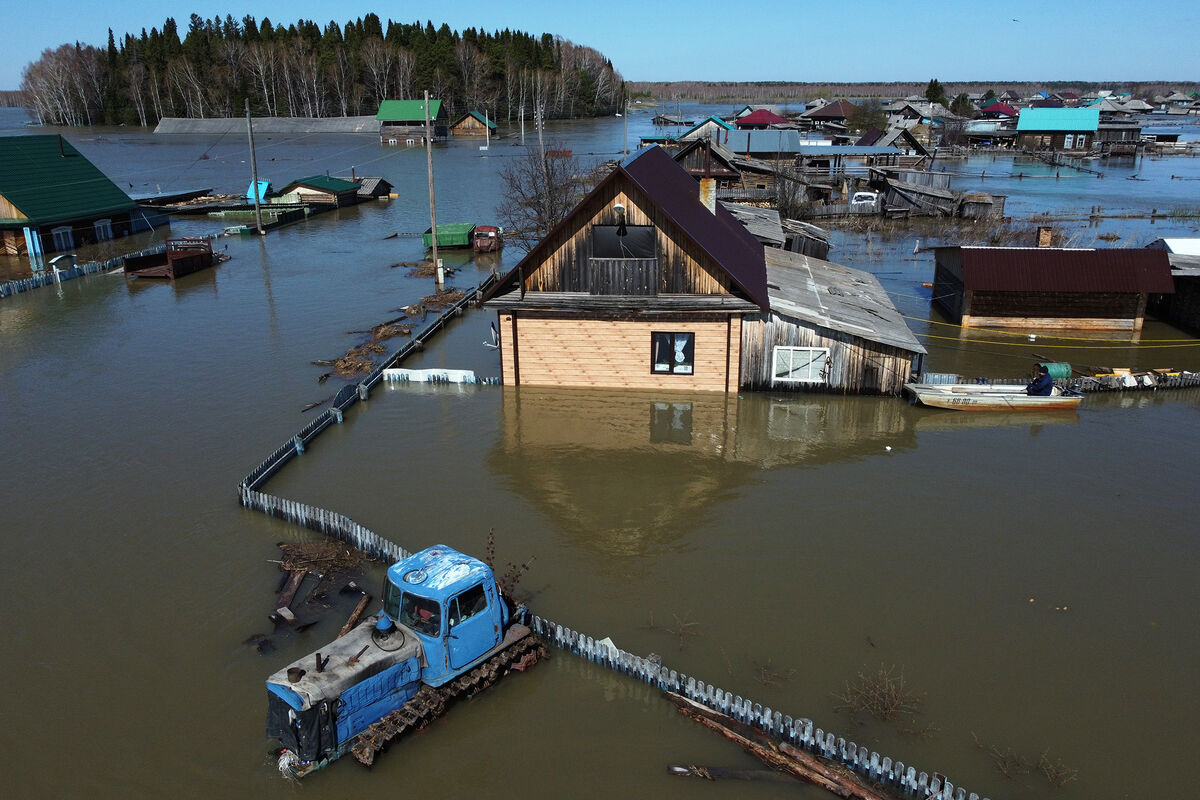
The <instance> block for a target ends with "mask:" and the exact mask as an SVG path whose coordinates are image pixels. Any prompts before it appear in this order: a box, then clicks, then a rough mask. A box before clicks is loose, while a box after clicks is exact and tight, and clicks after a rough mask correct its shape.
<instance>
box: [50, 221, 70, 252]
mask: <svg viewBox="0 0 1200 800" xmlns="http://www.w3.org/2000/svg"><path fill="white" fill-rule="evenodd" d="M50 236H51V237H52V238H53V239H54V249H55V250H74V249H75V231H74V229H72V228H71V226H70V225H59V226H58V227H57V228H52V229H51V230H50Z"/></svg>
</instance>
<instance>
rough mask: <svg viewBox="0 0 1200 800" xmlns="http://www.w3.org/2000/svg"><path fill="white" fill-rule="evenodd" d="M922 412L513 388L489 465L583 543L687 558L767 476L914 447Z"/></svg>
mask: <svg viewBox="0 0 1200 800" xmlns="http://www.w3.org/2000/svg"><path fill="white" fill-rule="evenodd" d="M913 414H914V410H913V409H911V408H910V407H909V406H908V405H906V404H905V403H902V402H887V401H885V402H881V401H879V400H878V399H872V398H864V397H830V396H828V395H825V396H816V395H785V396H772V395H769V394H750V395H746V396H743V397H742V398H739V397H738V396H737V395H732V394H730V395H726V394H716V393H708V392H696V393H687V394H679V393H665V392H630V391H626V390H582V389H556V388H540V387H531V386H525V387H517V388H506V389H505V390H504V399H503V419H504V422H503V429H502V433H501V436H500V438H499V440H498V443H497V445H496V447H495V448H494V450H493V452H492V454H491V456H490V457H489V464H490V466H491V469H493V470H494V471H495V472H497V473H498V474H501V475H504V476H506V477H507V478H508V479H509V481H510V484H511V486H512V487H513V489H514V490H515V491H516V492H517V493H519V494H521V495H523V496H524V497H526V498H527V499H528V500H529V501H530V502H531V503H532V504H533V505H534V506H535V507H536V508H537V509H539V510H540V511H541V512H542V513H544V514H546V515H547V516H548V517H550V518H551V519H552V520H553V521H554V524H555V525H556V527H558V528H559V529H560V530H562V531H563V532H564V533H566V534H567V535H568V536H571V537H577V539H578V543H579V544H582V545H584V546H587V547H590V548H593V549H597V550H600V551H603V552H604V553H606V554H610V555H637V554H641V553H646V552H654V551H660V550H664V549H671V548H674V547H678V546H680V542H681V540H683V539H685V538H686V535H687V534H688V532H689V531H691V530H693V529H695V528H696V527H698V526H700V525H703V524H705V523H706V521H707V520H708V518H709V516H710V514H712V513H713V511H714V509H716V508H717V507H718V506H720V505H721V504H722V503H723V502H725V501H727V500H729V499H731V498H733V497H734V496H735V495H736V494H737V493H738V492H739V491H740V490H741V489H742V488H743V487H746V486H749V485H752V484H753V483H755V482H756V480H757V477H756V476H758V475H759V473H760V471H761V470H764V469H774V468H776V467H786V466H810V465H818V464H822V463H831V462H837V461H845V460H847V459H858V458H862V457H864V456H866V455H871V454H879V455H883V454H884V452H885V450H884V447H885V445H887V446H890V447H892V448H893V450H896V449H902V448H910V447H912V446H913V445H914V443H915V435H914V433H913V428H912V422H913V419H914V416H913Z"/></svg>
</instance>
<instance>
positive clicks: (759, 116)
mask: <svg viewBox="0 0 1200 800" xmlns="http://www.w3.org/2000/svg"><path fill="white" fill-rule="evenodd" d="M733 124H734V125H736V126H737V129H738V130H739V131H745V130H765V129H767V128H770V127H772V126H775V125H786V124H787V120H786V119H784V118H783V117H781V116H779V115H778V114H774V113H772V112H770V111H767V110H766V109H765V108H760V109H759V110H757V111H754V112H752V113H750V114H747V115H746V116H744V117H738V118H737V119H736V120H734V123H733Z"/></svg>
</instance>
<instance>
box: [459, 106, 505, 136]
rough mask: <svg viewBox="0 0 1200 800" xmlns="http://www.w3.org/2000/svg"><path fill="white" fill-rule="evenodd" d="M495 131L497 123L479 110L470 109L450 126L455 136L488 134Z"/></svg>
mask: <svg viewBox="0 0 1200 800" xmlns="http://www.w3.org/2000/svg"><path fill="white" fill-rule="evenodd" d="M495 132H496V123H495V122H493V121H492V120H490V119H488V117H487V115H486V114H481V113H479V112H478V111H468V112H467V113H466V114H463V115H462V116H461V117H459V118H458V121H457V122H455V123H454V124H453V125H451V126H450V133H452V134H453V135H455V136H487V135H488V133H495Z"/></svg>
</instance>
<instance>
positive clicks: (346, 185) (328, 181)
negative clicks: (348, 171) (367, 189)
mask: <svg viewBox="0 0 1200 800" xmlns="http://www.w3.org/2000/svg"><path fill="white" fill-rule="evenodd" d="M297 186H307V187H308V188H310V189H318V190H320V191H322V192H331V193H333V194H341V193H342V192H354V193H356V194H357V193H358V189H359V186H358V184H357V183H355V182H353V181H344V180H342V179H341V178H331V177H329V176H328V175H313V176H311V177H308V178H297V179H296V180H294V181H292V182H291V183H289V184H288V185H287V186H285V187H283V190H282V191H281V192H280V194H290V191H289V190H291V189H294V188H295V187H297Z"/></svg>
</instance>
